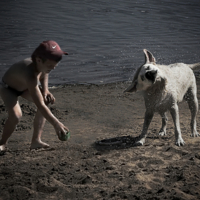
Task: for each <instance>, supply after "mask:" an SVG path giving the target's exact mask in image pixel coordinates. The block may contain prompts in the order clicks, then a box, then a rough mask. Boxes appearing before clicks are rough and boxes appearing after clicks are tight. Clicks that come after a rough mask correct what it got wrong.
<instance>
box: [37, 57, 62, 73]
mask: <svg viewBox="0 0 200 200" xmlns="http://www.w3.org/2000/svg"><path fill="white" fill-rule="evenodd" d="M37 65H38V67H39V68H40V70H41V71H42V72H44V73H49V72H50V71H51V70H53V69H55V68H56V66H57V65H58V62H56V61H53V60H49V59H47V60H46V61H44V62H43V61H42V60H41V59H40V58H38V59H37Z"/></svg>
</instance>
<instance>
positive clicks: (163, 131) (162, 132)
mask: <svg viewBox="0 0 200 200" xmlns="http://www.w3.org/2000/svg"><path fill="white" fill-rule="evenodd" d="M160 115H161V117H162V127H161V129H160V131H159V133H158V135H160V136H164V135H167V133H166V129H167V121H168V118H167V113H166V112H164V113H160Z"/></svg>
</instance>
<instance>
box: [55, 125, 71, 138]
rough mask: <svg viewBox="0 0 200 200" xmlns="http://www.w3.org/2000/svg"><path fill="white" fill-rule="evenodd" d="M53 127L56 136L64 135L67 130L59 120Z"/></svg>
mask: <svg viewBox="0 0 200 200" xmlns="http://www.w3.org/2000/svg"><path fill="white" fill-rule="evenodd" d="M54 128H55V131H56V134H57V135H58V137H61V135H65V134H66V131H67V132H69V129H68V128H67V127H66V126H64V125H63V124H62V123H61V122H59V123H58V124H57V125H56V126H55V127H54Z"/></svg>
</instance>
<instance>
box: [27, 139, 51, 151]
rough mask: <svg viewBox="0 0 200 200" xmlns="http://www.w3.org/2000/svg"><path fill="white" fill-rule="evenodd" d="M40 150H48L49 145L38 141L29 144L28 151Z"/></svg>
mask: <svg viewBox="0 0 200 200" xmlns="http://www.w3.org/2000/svg"><path fill="white" fill-rule="evenodd" d="M41 148H49V145H48V144H47V143H44V142H42V141H40V142H38V141H35V142H32V143H31V147H30V150H32V149H41Z"/></svg>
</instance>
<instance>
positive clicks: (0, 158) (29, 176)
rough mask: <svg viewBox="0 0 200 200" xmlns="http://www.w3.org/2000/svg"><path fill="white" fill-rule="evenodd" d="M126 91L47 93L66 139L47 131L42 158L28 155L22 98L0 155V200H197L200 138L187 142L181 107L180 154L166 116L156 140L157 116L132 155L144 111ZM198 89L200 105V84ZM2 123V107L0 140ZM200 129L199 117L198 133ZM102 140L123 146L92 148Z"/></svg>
mask: <svg viewBox="0 0 200 200" xmlns="http://www.w3.org/2000/svg"><path fill="white" fill-rule="evenodd" d="M127 85H128V83H115V84H106V85H65V86H61V87H58V88H54V89H53V88H52V89H51V92H52V93H53V94H54V96H55V97H56V103H55V104H54V105H52V106H50V109H51V111H52V112H53V114H54V115H55V116H56V117H58V118H59V119H60V121H61V122H63V123H64V124H65V125H66V126H68V128H69V129H70V131H71V138H70V140H69V141H67V142H61V141H59V140H58V138H57V136H56V134H55V132H54V129H53V127H52V126H51V125H50V124H49V123H47V124H46V125H45V129H44V133H43V136H42V139H43V141H44V142H47V143H48V144H50V146H51V148H50V149H47V150H42V149H40V150H32V151H30V150H29V147H30V140H31V136H32V123H33V118H34V114H35V111H36V107H35V105H34V104H32V103H28V102H27V101H25V100H23V99H21V98H20V105H21V107H22V110H23V118H22V120H21V122H20V124H19V125H18V127H17V130H16V132H14V133H13V135H12V137H11V138H10V140H9V144H8V148H7V151H6V152H5V153H3V152H1V154H0V200H8V199H12V200H15V199H20V200H23V199H24V200H27V199H32V200H33V199H34V200H38V199H41V200H44V199H55V200H57V199H59V200H62V199H87V200H88V199H91V200H93V199H130V200H133V199H174V200H175V199H176V200H178V199H181V200H186V199H187V200H188V199H193V200H195V199H200V191H199V188H200V185H199V179H200V138H191V137H190V111H189V109H188V106H187V104H186V102H182V103H181V104H180V106H179V108H180V123H181V130H182V135H183V139H184V140H185V142H186V145H185V146H183V147H177V146H175V138H174V125H173V122H172V119H171V116H170V115H169V114H168V117H169V121H168V126H167V133H168V135H167V136H165V137H158V132H159V129H160V126H161V118H160V116H159V115H158V114H155V116H154V118H153V121H152V123H151V125H150V128H149V131H148V132H149V135H148V138H147V140H146V143H145V145H144V146H140V147H134V146H133V143H134V141H135V139H136V137H137V136H139V134H140V133H141V129H142V125H143V120H144V112H145V108H144V101H143V98H142V96H141V94H140V93H135V94H123V90H124V89H125V88H126V87H127ZM197 85H198V99H200V79H198V80H197ZM6 117H7V113H6V111H5V107H4V105H3V102H2V100H1V99H0V122H1V123H0V131H1V133H2V127H3V124H4V122H5V119H6ZM199 121H200V115H199V114H198V117H197V129H198V131H200V125H199ZM1 133H0V134H1ZM103 139H110V140H117V139H118V140H119V141H122V143H119V144H117V145H111V146H102V145H98V144H97V143H98V142H99V141H101V140H103ZM120 139H121V140H120Z"/></svg>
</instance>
